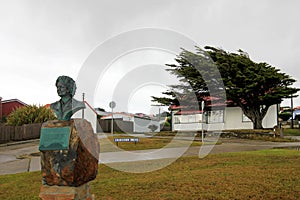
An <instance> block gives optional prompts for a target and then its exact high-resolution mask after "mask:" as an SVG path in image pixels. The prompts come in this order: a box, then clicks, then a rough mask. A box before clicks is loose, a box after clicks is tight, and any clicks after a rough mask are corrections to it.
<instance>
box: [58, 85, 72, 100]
mask: <svg viewBox="0 0 300 200" xmlns="http://www.w3.org/2000/svg"><path fill="white" fill-rule="evenodd" d="M56 87H57V94H58V96H60V97H63V96H67V95H69V93H70V92H69V91H68V88H67V87H66V85H65V84H64V83H62V82H58V83H57V86H56Z"/></svg>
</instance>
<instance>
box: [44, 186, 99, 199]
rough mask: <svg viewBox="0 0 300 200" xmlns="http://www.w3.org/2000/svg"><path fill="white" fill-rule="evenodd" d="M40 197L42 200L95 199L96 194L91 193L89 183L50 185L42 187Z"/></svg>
mask: <svg viewBox="0 0 300 200" xmlns="http://www.w3.org/2000/svg"><path fill="white" fill-rule="evenodd" d="M39 197H40V199H42V200H93V199H94V195H92V194H91V193H90V185H89V183H86V184H83V185H81V186H78V187H70V186H56V185H55V186H48V185H43V186H42V187H41V191H40V195H39Z"/></svg>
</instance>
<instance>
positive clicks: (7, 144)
mask: <svg viewBox="0 0 300 200" xmlns="http://www.w3.org/2000/svg"><path fill="white" fill-rule="evenodd" d="M39 141H40V139H32V140H22V141H14V142H8V143H4V144H0V147H6V146H12V145H18V144H26V143H32V142H39Z"/></svg>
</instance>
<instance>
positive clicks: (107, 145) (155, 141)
mask: <svg viewBox="0 0 300 200" xmlns="http://www.w3.org/2000/svg"><path fill="white" fill-rule="evenodd" d="M114 138H132V137H129V136H114V137H111V136H109V137H108V139H106V138H103V139H100V140H99V142H100V148H101V152H112V151H117V150H118V149H116V148H115V147H116V143H115V142H114ZM201 144H202V143H201V142H200V141H188V140H177V139H176V140H175V139H174V140H173V138H172V137H165V138H162V137H159V138H155V137H152V138H150V137H146V138H139V142H137V143H134V142H118V148H119V151H121V150H126V151H133V150H147V149H160V148H163V147H166V145H168V147H186V146H200V145H201Z"/></svg>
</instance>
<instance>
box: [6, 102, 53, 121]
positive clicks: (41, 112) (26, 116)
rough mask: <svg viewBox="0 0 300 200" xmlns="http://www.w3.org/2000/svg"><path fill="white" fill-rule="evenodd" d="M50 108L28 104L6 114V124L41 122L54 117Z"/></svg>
mask: <svg viewBox="0 0 300 200" xmlns="http://www.w3.org/2000/svg"><path fill="white" fill-rule="evenodd" d="M55 118H56V117H55V115H54V113H53V112H52V110H51V109H50V108H46V107H44V106H36V105H28V106H22V107H19V108H17V109H16V110H14V111H13V112H12V113H10V114H9V115H8V116H7V122H6V124H7V125H11V126H21V125H23V124H32V123H42V122H45V121H48V120H51V119H55Z"/></svg>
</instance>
